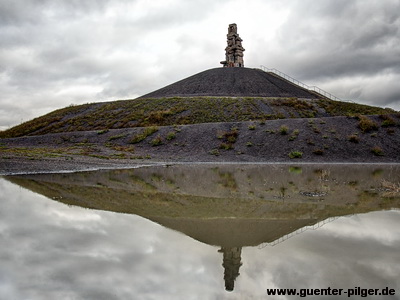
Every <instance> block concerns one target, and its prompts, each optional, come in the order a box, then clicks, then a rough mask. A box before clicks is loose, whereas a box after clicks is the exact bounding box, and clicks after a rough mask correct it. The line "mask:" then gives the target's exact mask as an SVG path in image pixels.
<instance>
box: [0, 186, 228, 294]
mask: <svg viewBox="0 0 400 300" xmlns="http://www.w3.org/2000/svg"><path fill="white" fill-rule="evenodd" d="M0 185H1V189H2V191H4V193H3V196H1V211H0V218H1V219H0V228H2V231H1V240H0V246H1V249H2V250H1V251H0V257H1V261H2V263H1V267H0V268H1V272H0V274H1V277H0V278H2V277H4V278H7V280H2V281H1V282H2V284H1V288H0V298H5V299H23V298H25V297H27V298H31V299H69V298H68V297H70V298H73V299H125V298H127V299H133V297H135V295H143V297H141V298H142V299H143V298H146V297H149V298H150V299H153V298H155V299H156V298H163V299H168V293H171V291H172V295H171V297H170V298H171V299H172V298H174V297H173V295H174V294H175V293H178V294H179V293H181V294H182V295H190V294H191V293H195V294H197V295H201V294H202V290H204V288H207V289H210V287H212V286H214V287H215V289H216V290H217V289H218V288H219V286H218V283H217V284H216V283H215V280H213V278H217V279H218V280H221V285H222V278H221V274H220V272H221V271H222V267H221V268H219V269H218V268H217V269H216V268H215V266H218V267H219V266H220V264H221V262H220V258H219V257H218V254H217V251H216V250H217V249H216V248H215V247H209V246H207V245H204V244H200V243H197V242H196V243H193V241H192V240H191V239H190V238H187V237H184V236H182V235H181V234H179V233H177V232H173V231H171V230H167V229H165V228H163V227H162V226H160V225H158V224H155V223H152V222H150V221H148V220H146V219H143V218H141V217H138V216H134V215H124V214H115V213H109V212H102V211H92V210H88V209H82V208H79V207H73V206H67V205H64V204H61V203H57V202H53V201H49V200H48V199H46V198H45V197H43V196H39V195H37V194H34V193H32V192H29V191H27V190H24V189H21V188H19V187H17V186H15V185H13V184H10V183H8V182H6V181H4V180H0ZM16 220H18V221H16ZM165 241H167V242H168V244H166V243H165ZM149 249H151V251H149ZM210 269H211V271H210ZM212 269H216V270H212ZM177 283H179V285H177ZM16 291H19V292H18V293H19V294H17V293H16ZM166 294H167V296H166V297H165V295H166ZM146 295H147V296H146ZM74 297H75V298H74Z"/></svg>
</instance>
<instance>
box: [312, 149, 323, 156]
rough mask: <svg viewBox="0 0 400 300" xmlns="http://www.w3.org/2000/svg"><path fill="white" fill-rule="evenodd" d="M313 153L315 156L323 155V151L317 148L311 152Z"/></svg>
mask: <svg viewBox="0 0 400 300" xmlns="http://www.w3.org/2000/svg"><path fill="white" fill-rule="evenodd" d="M313 153H314V154H315V155H323V154H324V150H322V149H319V148H317V149H315V150H313Z"/></svg>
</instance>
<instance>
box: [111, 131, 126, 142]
mask: <svg viewBox="0 0 400 300" xmlns="http://www.w3.org/2000/svg"><path fill="white" fill-rule="evenodd" d="M124 137H126V134H125V133H122V134H117V135H113V136H110V137H109V138H108V140H109V141H113V140H118V139H121V138H124Z"/></svg>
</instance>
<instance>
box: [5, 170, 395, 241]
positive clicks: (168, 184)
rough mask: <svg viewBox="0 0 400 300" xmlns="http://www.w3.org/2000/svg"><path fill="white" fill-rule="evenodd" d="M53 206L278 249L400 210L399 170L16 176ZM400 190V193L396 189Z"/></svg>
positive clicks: (203, 237)
mask: <svg viewBox="0 0 400 300" xmlns="http://www.w3.org/2000/svg"><path fill="white" fill-rule="evenodd" d="M7 179H8V180H10V181H12V182H14V183H17V184H19V185H21V186H23V187H26V188H28V189H30V190H32V191H34V192H37V193H40V194H43V195H45V196H47V197H49V198H51V199H54V200H57V201H60V202H63V203H66V204H71V205H77V206H82V207H87V208H93V209H100V210H109V211H114V212H122V213H132V214H137V215H140V216H143V217H145V218H148V219H150V220H153V221H156V222H158V223H160V224H162V225H164V226H166V227H169V228H172V229H175V230H178V231H181V232H183V233H185V234H187V235H189V236H191V237H193V238H195V239H197V240H199V241H202V242H204V243H207V244H211V245H219V246H224V247H234V246H250V245H258V244H260V243H263V242H272V241H274V240H276V239H278V238H280V237H282V236H284V235H286V234H289V233H291V232H293V231H295V230H297V229H298V228H301V227H304V226H307V225H312V224H315V223H318V222H319V221H322V220H324V219H327V218H329V217H335V216H342V215H347V214H354V213H363V212H368V211H374V210H382V209H389V208H394V207H399V199H400V198H399V192H398V190H397V191H396V189H395V188H396V185H394V189H391V190H389V189H387V188H385V187H384V185H382V183H385V182H392V183H398V182H400V167H399V166H395V167H394V166H378V165H372V166H371V165H369V166H362V165H304V166H301V167H293V166H287V165H218V166H215V165H174V166H169V167H144V168H138V169H130V170H112V171H94V172H81V173H71V174H41V175H25V176H11V177H7ZM397 188H398V186H397Z"/></svg>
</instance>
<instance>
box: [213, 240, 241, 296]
mask: <svg viewBox="0 0 400 300" xmlns="http://www.w3.org/2000/svg"><path fill="white" fill-rule="evenodd" d="M218 252H222V253H223V254H224V258H223V263H222V266H223V267H224V269H225V271H224V280H225V289H226V290H227V291H230V292H231V291H233V288H234V285H235V279H236V277H238V276H239V268H240V266H241V265H242V263H241V262H240V260H241V257H240V256H241V254H242V247H231V248H226V247H221V249H219V250H218Z"/></svg>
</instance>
